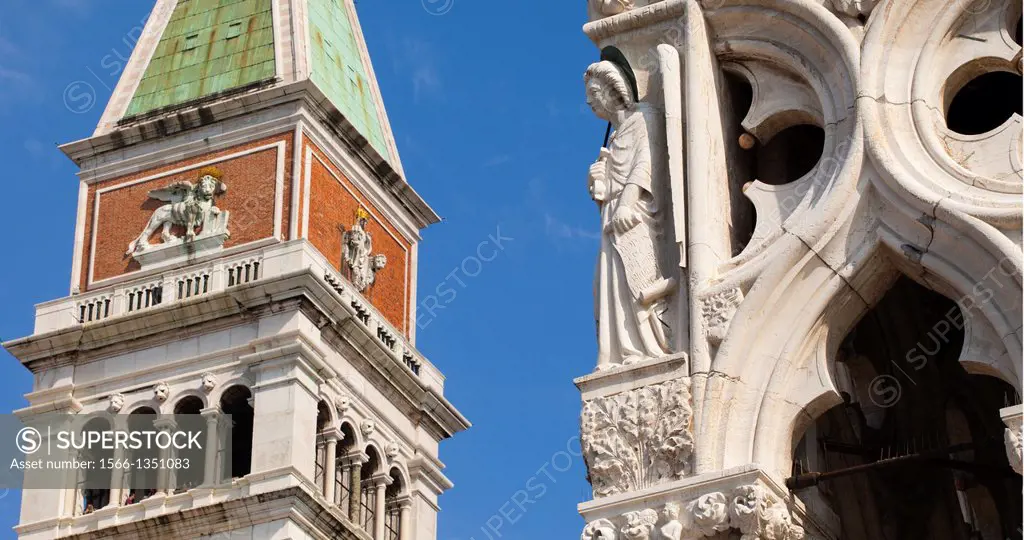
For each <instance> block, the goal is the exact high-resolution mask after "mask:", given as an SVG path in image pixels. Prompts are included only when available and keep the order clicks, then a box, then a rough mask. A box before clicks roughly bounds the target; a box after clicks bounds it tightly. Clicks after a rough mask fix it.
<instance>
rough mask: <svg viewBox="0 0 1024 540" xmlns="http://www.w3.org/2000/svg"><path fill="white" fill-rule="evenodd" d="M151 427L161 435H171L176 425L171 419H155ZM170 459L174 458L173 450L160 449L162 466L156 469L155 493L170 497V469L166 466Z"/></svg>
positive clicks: (171, 490)
mask: <svg viewBox="0 0 1024 540" xmlns="http://www.w3.org/2000/svg"><path fill="white" fill-rule="evenodd" d="M153 427H155V428H156V429H157V430H158V431H159V432H161V433H171V432H172V431H174V430H175V428H177V425H176V424H175V423H174V420H173V419H171V418H157V419H156V421H154V422H153ZM172 458H174V450H173V448H171V446H168V447H167V448H161V449H160V462H161V464H163V465H164V466H163V467H160V468H159V469H157V473H156V474H157V478H156V485H157V493H162V494H164V495H170V494H171V493H173V492H174V490H173V489H171V478H170V472H171V468H170V467H168V466H167V461H168V460H170V459H172Z"/></svg>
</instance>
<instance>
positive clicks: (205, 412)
mask: <svg viewBox="0 0 1024 540" xmlns="http://www.w3.org/2000/svg"><path fill="white" fill-rule="evenodd" d="M199 415H200V416H202V417H203V418H206V419H207V420H210V419H211V418H214V419H215V418H217V417H218V416H220V415H221V410H220V406H219V405H214V406H212V407H207V408H205V409H200V411H199Z"/></svg>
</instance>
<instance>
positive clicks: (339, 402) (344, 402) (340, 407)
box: [334, 395, 352, 414]
mask: <svg viewBox="0 0 1024 540" xmlns="http://www.w3.org/2000/svg"><path fill="white" fill-rule="evenodd" d="M351 406H352V398H350V397H348V396H346V395H340V396H338V397H336V398H334V408H335V409H336V410H337V411H338V412H339V413H341V414H344V413H345V411H347V410H348V408H349V407H351Z"/></svg>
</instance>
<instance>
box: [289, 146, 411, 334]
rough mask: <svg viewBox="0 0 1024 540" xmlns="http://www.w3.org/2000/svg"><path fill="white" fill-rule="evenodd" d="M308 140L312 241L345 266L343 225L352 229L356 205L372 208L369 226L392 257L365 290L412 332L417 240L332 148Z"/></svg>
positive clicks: (379, 247) (377, 247) (378, 249)
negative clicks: (344, 168)
mask: <svg viewBox="0 0 1024 540" xmlns="http://www.w3.org/2000/svg"><path fill="white" fill-rule="evenodd" d="M305 143H306V146H307V147H308V148H312V150H313V160H312V164H311V166H310V199H309V211H310V214H309V231H308V237H309V241H310V243H312V244H313V246H314V247H316V248H317V249H318V250H319V251H320V252H321V253H322V254H323V255H324V256H325V257H326V258H327V260H329V261H330V262H331V264H332V265H334V267H335V268H336V269H338V270H339V271H342V264H341V238H342V227H344V230H348V229H350V228H351V227H352V226H353V225H354V224H355V222H356V211H357V210H358V209H359V208H363V209H364V210H366V211H367V212H368V213H369V214H370V219H369V222H368V224H367V230H368V231H369V233H370V235H371V236H372V237H373V253H383V254H384V255H385V256H386V257H387V259H388V263H387V265H386V266H385V267H384V268H383V269H381V270H380V271H379V272H377V277H376V280H375V282H374V284H373V285H372V286H371V287H370V288H369V289H367V290H366V291H364V292H363V295H364V296H365V297H366V298H367V299H368V300H369V301H370V303H372V304H373V305H374V307H376V308H377V310H379V311H380V312H381V314H383V315H384V317H385V318H387V320H388V322H390V323H391V324H392V325H394V326H395V328H398V329H399V330H400V331H401V332H403V333H405V334H408V325H407V324H406V320H405V319H406V313H407V312H408V309H409V307H408V306H409V298H408V295H409V291H410V289H411V287H410V281H409V280H411V279H412V276H411V275H409V274H410V273H411V269H410V268H408V265H409V251H410V249H411V245H412V243H411V242H410V241H409V240H408V239H406V238H404V237H403V236H402V235H401V234H399V233H398V230H397V229H395V227H394V226H392V225H391V223H389V222H388V221H387V220H386V219H385V218H384V215H383V214H382V213H381V212H380V211H379V210H378V209H377V208H376V207H375V206H374V205H373V204H371V203H370V202H369V201H368V200H367V198H366V197H365V196H364V195H363V194H362V193H361V192H360V191H359V190H358V189H356V187H355V186H354V185H353V184H352V182H350V181H349V180H348V178H346V177H345V176H344V175H343V174H341V171H340V170H339V169H338V168H337V167H336V166H334V164H333V163H332V162H331V161H330V159H329V158H328V157H327V155H326V154H324V153H323V152H322V151H321V150H320V149H319V148H318V147H317V146H316V145H315V144H313V143H312V142H310V141H309V140H308V139H306V141H305ZM303 156H305V152H303ZM318 157H319V159H317V158H318ZM303 159H305V158H303ZM325 163H326V164H327V165H326V166H325V165H324V164H325ZM332 173H333V174H332ZM396 238H397V240H396Z"/></svg>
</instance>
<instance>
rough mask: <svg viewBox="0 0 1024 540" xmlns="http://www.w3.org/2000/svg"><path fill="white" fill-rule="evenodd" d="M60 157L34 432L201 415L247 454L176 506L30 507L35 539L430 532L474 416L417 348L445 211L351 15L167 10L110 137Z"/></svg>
mask: <svg viewBox="0 0 1024 540" xmlns="http://www.w3.org/2000/svg"><path fill="white" fill-rule="evenodd" d="M61 149H62V150H63V151H64V152H65V153H66V154H67V155H68V156H69V157H70V158H71V159H72V160H73V161H74V162H75V163H76V164H77V165H78V166H79V167H80V169H81V172H80V174H79V176H80V182H79V198H78V201H79V203H78V219H77V225H76V229H75V244H74V245H75V251H74V256H73V267H72V274H71V287H70V295H69V296H67V297H65V298H60V299H56V300H53V301H50V302H45V303H43V304H40V305H38V306H37V309H36V317H35V329H34V332H33V334H32V335H31V336H28V337H25V338H21V339H16V340H13V341H9V342H6V343H4V344H3V345H4V347H5V348H6V349H7V350H8V351H10V352H11V354H13V355H14V356H15V357H16V358H18V360H19V361H20V362H21V363H22V364H23V365H24V366H25V368H27V369H29V370H30V371H32V373H33V374H34V375H35V383H34V387H33V389H32V391H31V392H30V393H29V394H27V395H26V398H27V400H28V402H29V405H28V407H26V408H24V409H21V410H19V411H16V414H18V415H19V416H20V417H22V418H23V419H25V421H31V420H32V418H34V417H36V416H38V415H40V414H43V413H47V414H53V413H57V414H60V415H66V416H67V418H82V417H88V416H89V415H96V418H97V421H98V422H100V423H101V424H103V425H105V426H107V427H108V428H109V426H110V425H109V424H104V423H105V422H108V421H112V422H119V421H120V420H119V418H122V419H123V418H132V417H133V414H134V413H146V414H161V415H165V414H166V415H169V414H188V415H201V416H202V417H204V418H205V421H206V423H207V425H208V426H212V427H211V428H210V429H211V432H210V433H211V434H210V435H209V436H210V439H209V440H210V441H217V440H218V439H217V437H218V436H219V435H218V434H217V432H216V429H217V426H218V425H220V424H219V422H221V419H222V418H224V417H225V416H226V415H230V418H231V422H232V424H233V428H232V430H231V435H230V439H231V445H232V446H231V450H230V456H225V455H223V454H225V453H227V452H224V453H218V448H219V447H218V445H217V444H212V445H208V447H207V448H206V450H205V452H206V454H205V457H206V458H207V459H206V460H205V461H203V467H202V470H197V471H189V472H188V473H187V474H186V473H166V472H161V473H160V474H170V475H171V476H169V477H168V478H169V480H168V482H169V484H167V485H164V486H162V487H161V488H160V489H144V490H143V489H137V484H136V483H134V482H135V480H136V478H133V477H132V475H134V474H136V473H135V472H132V473H127V472H121V471H109V473H110V474H111V478H110V479H109V480H110V481H109V482H108V483H107V487H106V488H104V489H98V488H90V489H82V488H80V487H79V488H76V486H81V485H83V484H81V481H82V480H81V478H68V481H67V486H66V487H65V488H63V489H33V490H26V491H24V492H23V500H22V507H21V519H20V523H19V524H18V526H17V527H15V532H16V533H17V535H18V537H19V538H23V539H48V538H58V537H59V538H99V537H103V538H122V539H132V540H136V539H144V538H153V539H156V538H159V539H166V538H232V539H234V538H253V539H256V538H260V539H262V538H268V539H269V538H277V539H307V538H308V539H313V538H346V539H353V540H357V539H358V540H434V539H435V538H436V537H437V513H438V510H439V508H438V497H439V496H440V495H441V493H442V492H444V491H445V490H447V489H449V488H451V487H452V484H451V482H450V481H449V480H448V479H447V477H446V476H445V474H444V472H443V468H444V465H443V464H442V462H441V461H440V459H439V456H438V452H439V445H440V442H441V441H442V440H444V439H447V438H449V437H451V436H453V435H454V434H456V433H458V432H460V431H462V430H465V429H467V428H468V427H469V422H468V421H467V420H466V418H465V417H463V416H462V414H460V413H459V411H458V410H457V409H456V408H455V407H454V406H453V405H452V404H451V403H449V402H448V401H447V400H446V399H445V397H444V384H445V379H444V376H443V375H442V374H441V372H440V371H439V370H438V369H437V368H436V367H435V366H434V365H433V364H431V363H430V362H429V361H428V360H427V359H426V358H424V357H423V355H422V354H420V352H419V351H417V349H416V346H415V343H416V325H415V320H416V307H415V306H416V303H415V299H416V274H417V260H418V257H417V253H418V246H419V241H420V230H421V229H423V228H425V227H427V226H428V225H431V224H433V223H436V222H437V221H438V217H437V215H436V214H435V213H434V212H433V211H432V210H431V208H430V207H429V206H428V205H427V204H426V203H425V202H424V201H423V199H422V198H421V197H420V196H419V195H418V194H417V193H416V191H414V190H413V188H412V187H410V185H409V183H408V182H407V181H406V178H405V175H404V172H403V170H402V165H401V161H400V159H399V155H398V152H397V150H396V146H395V142H394V137H393V135H392V133H391V128H390V124H389V122H388V117H387V114H386V112H385V109H384V105H383V102H382V100H381V96H380V91H379V89H378V87H377V82H376V79H375V76H374V73H373V68H372V65H371V63H370V59H369V55H368V52H367V49H366V45H365V42H364V39H363V35H362V31H361V30H360V26H359V20H358V18H357V16H356V8H355V5H354V2H353V0H157V1H156V3H155V7H154V8H153V11H152V13H151V14H150V16H149V18H148V21H147V23H146V26H145V30H144V31H143V33H142V35H141V37H140V39H139V42H138V44H137V46H136V48H135V51H134V52H133V54H132V57H131V60H130V62H129V63H128V65H127V66H126V69H125V71H124V73H123V74H122V76H121V79H120V81H119V83H118V85H117V87H116V88H115V90H114V93H113V96H112V98H111V100H110V102H109V104H108V105H107V107H106V110H105V111H104V113H103V115H102V118H101V119H100V122H99V125H98V126H97V128H96V130H95V132H94V133H93V134H92V135H91V136H90V137H88V138H86V139H83V140H80V141H76V142H72V143H69V144H66V145H64V146H62V147H61ZM130 421H131V420H129V422H130ZM90 422H92V421H91V420H90ZM102 427H103V426H100V428H102ZM159 429H164V428H163V427H159ZM226 437H227V436H226V435H224V436H223V437H222V438H226ZM113 457H115V458H118V459H120V458H131V457H132V456H130V455H125V454H123V453H122V454H118V455H115V456H113ZM161 457H165V456H161ZM229 457H230V459H228V458H229ZM193 458H195V456H193Z"/></svg>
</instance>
